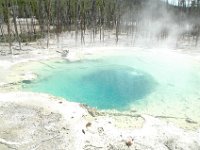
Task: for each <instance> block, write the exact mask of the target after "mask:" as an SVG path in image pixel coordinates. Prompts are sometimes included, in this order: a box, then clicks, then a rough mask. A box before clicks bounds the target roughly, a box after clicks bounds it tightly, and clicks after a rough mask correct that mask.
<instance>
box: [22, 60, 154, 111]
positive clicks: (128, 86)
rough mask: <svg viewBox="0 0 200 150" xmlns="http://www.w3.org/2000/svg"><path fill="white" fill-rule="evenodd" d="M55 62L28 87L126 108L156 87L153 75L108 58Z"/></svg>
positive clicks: (107, 106) (92, 103) (105, 106)
mask: <svg viewBox="0 0 200 150" xmlns="http://www.w3.org/2000/svg"><path fill="white" fill-rule="evenodd" d="M100 64H101V65H102V64H105V66H101V65H100ZM53 66H54V67H55V68H54V69H51V72H50V73H49V74H48V75H46V77H44V76H45V75H41V76H42V77H43V78H40V79H38V80H37V81H36V82H34V83H32V84H30V86H28V85H27V86H26V88H29V89H30V90H31V91H34V92H44V93H50V94H53V95H55V96H61V97H64V98H66V99H68V100H70V101H76V102H80V103H84V104H87V105H89V106H92V107H97V108H99V109H119V110H122V109H127V108H128V107H129V105H130V103H132V102H133V101H137V100H140V99H142V98H144V97H146V96H147V95H148V94H150V93H151V92H152V91H153V90H154V89H155V87H156V82H155V81H154V79H153V77H152V76H151V75H149V74H147V73H145V72H142V71H140V70H136V69H134V68H132V67H128V66H122V65H112V64H107V63H106V62H104V60H100V61H92V62H91V61H83V62H81V63H68V62H66V61H64V62H62V63H60V64H56V63H54V65H53ZM44 72H45V71H44ZM44 72H43V73H44Z"/></svg>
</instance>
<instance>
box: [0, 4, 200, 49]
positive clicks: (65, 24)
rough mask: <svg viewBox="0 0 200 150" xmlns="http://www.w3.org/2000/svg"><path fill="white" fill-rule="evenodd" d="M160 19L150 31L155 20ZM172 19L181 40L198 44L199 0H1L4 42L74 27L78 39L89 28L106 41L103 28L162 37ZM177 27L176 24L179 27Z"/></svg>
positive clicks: (0, 36)
mask: <svg viewBox="0 0 200 150" xmlns="http://www.w3.org/2000/svg"><path fill="white" fill-rule="evenodd" d="M158 20H159V22H161V23H162V24H159V25H158V26H157V27H156V28H157V30H156V31H152V28H154V25H155V22H157V21H158ZM173 25H176V27H177V28H179V27H180V28H182V27H183V26H184V29H183V30H180V31H178V32H177V34H176V36H177V40H180V39H187V38H190V39H192V40H193V41H195V46H197V45H198V41H199V34H200V0H177V2H175V4H171V3H169V2H168V0H165V1H159V0H153V1H152V0H0V42H6V43H9V47H10V49H11V46H12V43H13V42H17V43H18V44H19V47H20V48H21V43H23V42H30V41H36V40H37V39H40V38H46V39H47V40H46V42H47V48H48V47H49V38H50V37H51V35H52V34H55V35H56V37H57V39H58V40H59V35H60V34H61V33H62V32H74V33H75V40H77V38H78V34H79V35H81V43H82V44H83V45H84V42H85V38H84V37H85V33H86V32H87V31H91V34H92V39H95V38H97V37H96V35H97V34H98V35H99V36H98V40H100V41H104V33H105V31H108V30H112V31H113V33H114V34H115V37H116V38H115V42H116V43H118V40H119V36H120V35H121V34H126V35H127V36H130V37H132V38H136V36H137V37H139V36H142V37H144V36H145V38H152V37H153V38H155V39H157V40H164V39H166V38H168V36H169V35H171V32H175V31H174V30H173V31H172V30H171V28H173ZM175 30H176V29H175Z"/></svg>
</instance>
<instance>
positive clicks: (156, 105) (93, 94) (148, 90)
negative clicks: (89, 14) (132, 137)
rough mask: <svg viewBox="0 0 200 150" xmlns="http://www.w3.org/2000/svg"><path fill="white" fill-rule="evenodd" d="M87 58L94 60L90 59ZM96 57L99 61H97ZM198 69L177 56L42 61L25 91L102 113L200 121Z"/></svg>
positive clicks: (132, 54)
mask: <svg viewBox="0 0 200 150" xmlns="http://www.w3.org/2000/svg"><path fill="white" fill-rule="evenodd" d="M89 58H93V59H92V60H91V59H89ZM94 58H95V59H94ZM199 66H200V64H199V62H198V61H195V60H194V59H193V57H190V56H187V55H183V54H177V53H173V52H166V53H165V52H148V51H147V52H138V51H137V52H132V51H131V52H127V51H126V52H123V51H118V52H116V53H109V54H108V55H107V54H105V55H104V56H97V55H91V56H87V58H86V59H84V61H83V60H82V61H79V62H68V61H66V60H51V61H44V62H42V63H39V64H38V69H37V70H35V71H36V73H37V74H38V75H39V78H38V79H37V80H36V81H34V82H33V83H30V84H25V85H24V90H28V91H33V92H42V93H50V94H53V95H55V96H61V97H64V98H66V99H67V100H69V101H74V102H80V103H84V104H87V105H89V106H93V107H97V108H99V109H118V110H127V109H129V110H130V109H131V110H137V111H138V112H141V113H146V114H152V115H168V116H177V117H184V118H185V117H190V118H194V119H196V120H198V119H200V109H199V108H200V101H199V100H200V92H199V89H200V67H199Z"/></svg>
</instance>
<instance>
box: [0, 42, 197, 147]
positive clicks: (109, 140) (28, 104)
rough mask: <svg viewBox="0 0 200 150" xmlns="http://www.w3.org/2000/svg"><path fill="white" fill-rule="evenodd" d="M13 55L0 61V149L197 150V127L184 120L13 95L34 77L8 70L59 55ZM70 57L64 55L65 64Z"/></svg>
mask: <svg viewBox="0 0 200 150" xmlns="http://www.w3.org/2000/svg"><path fill="white" fill-rule="evenodd" d="M35 46H36V45H35ZM5 47H6V46H5ZM1 50H2V47H1ZM15 52H19V54H15V55H13V56H12V57H11V56H3V57H1V60H0V74H1V76H0V91H1V93H0V124H1V125H0V150H10V149H16V150H50V149H52V150H101V149H102V150H126V149H127V150H129V149H132V150H200V125H199V123H198V122H195V121H193V120H190V119H189V118H173V117H167V116H149V115H144V114H137V112H135V111H132V112H124V113H122V112H102V111H98V110H95V109H93V108H89V107H87V106H85V105H82V104H78V103H72V102H68V101H66V100H64V99H61V98H57V97H53V96H50V95H45V94H35V93H25V92H17V89H18V87H17V86H18V85H19V84H21V82H25V81H29V80H33V79H35V78H36V76H37V75H35V74H34V73H33V72H24V70H23V68H22V70H20V69H19V70H15V72H14V74H12V73H11V72H9V71H10V68H12V69H13V66H14V65H15V64H19V63H22V62H23V63H27V62H29V61H30V60H32V61H34V60H37V61H38V60H40V59H42V60H44V59H50V58H55V57H60V53H57V52H55V51H51V49H50V50H46V49H45V50H44V49H42V48H41V49H39V48H38V47H37V46H36V48H33V46H31V45H30V44H29V45H27V46H26V47H25V48H24V50H22V51H15ZM86 55H90V53H87V54H86ZM76 56H77V55H76V54H73V53H71V52H70V54H69V57H68V59H69V60H72V61H73V60H76V59H77V57H76ZM18 68H20V66H19V67H18ZM8 74H9V75H8ZM8 81H9V82H8ZM15 88H16V89H15ZM8 91H13V92H10V93H8Z"/></svg>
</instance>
